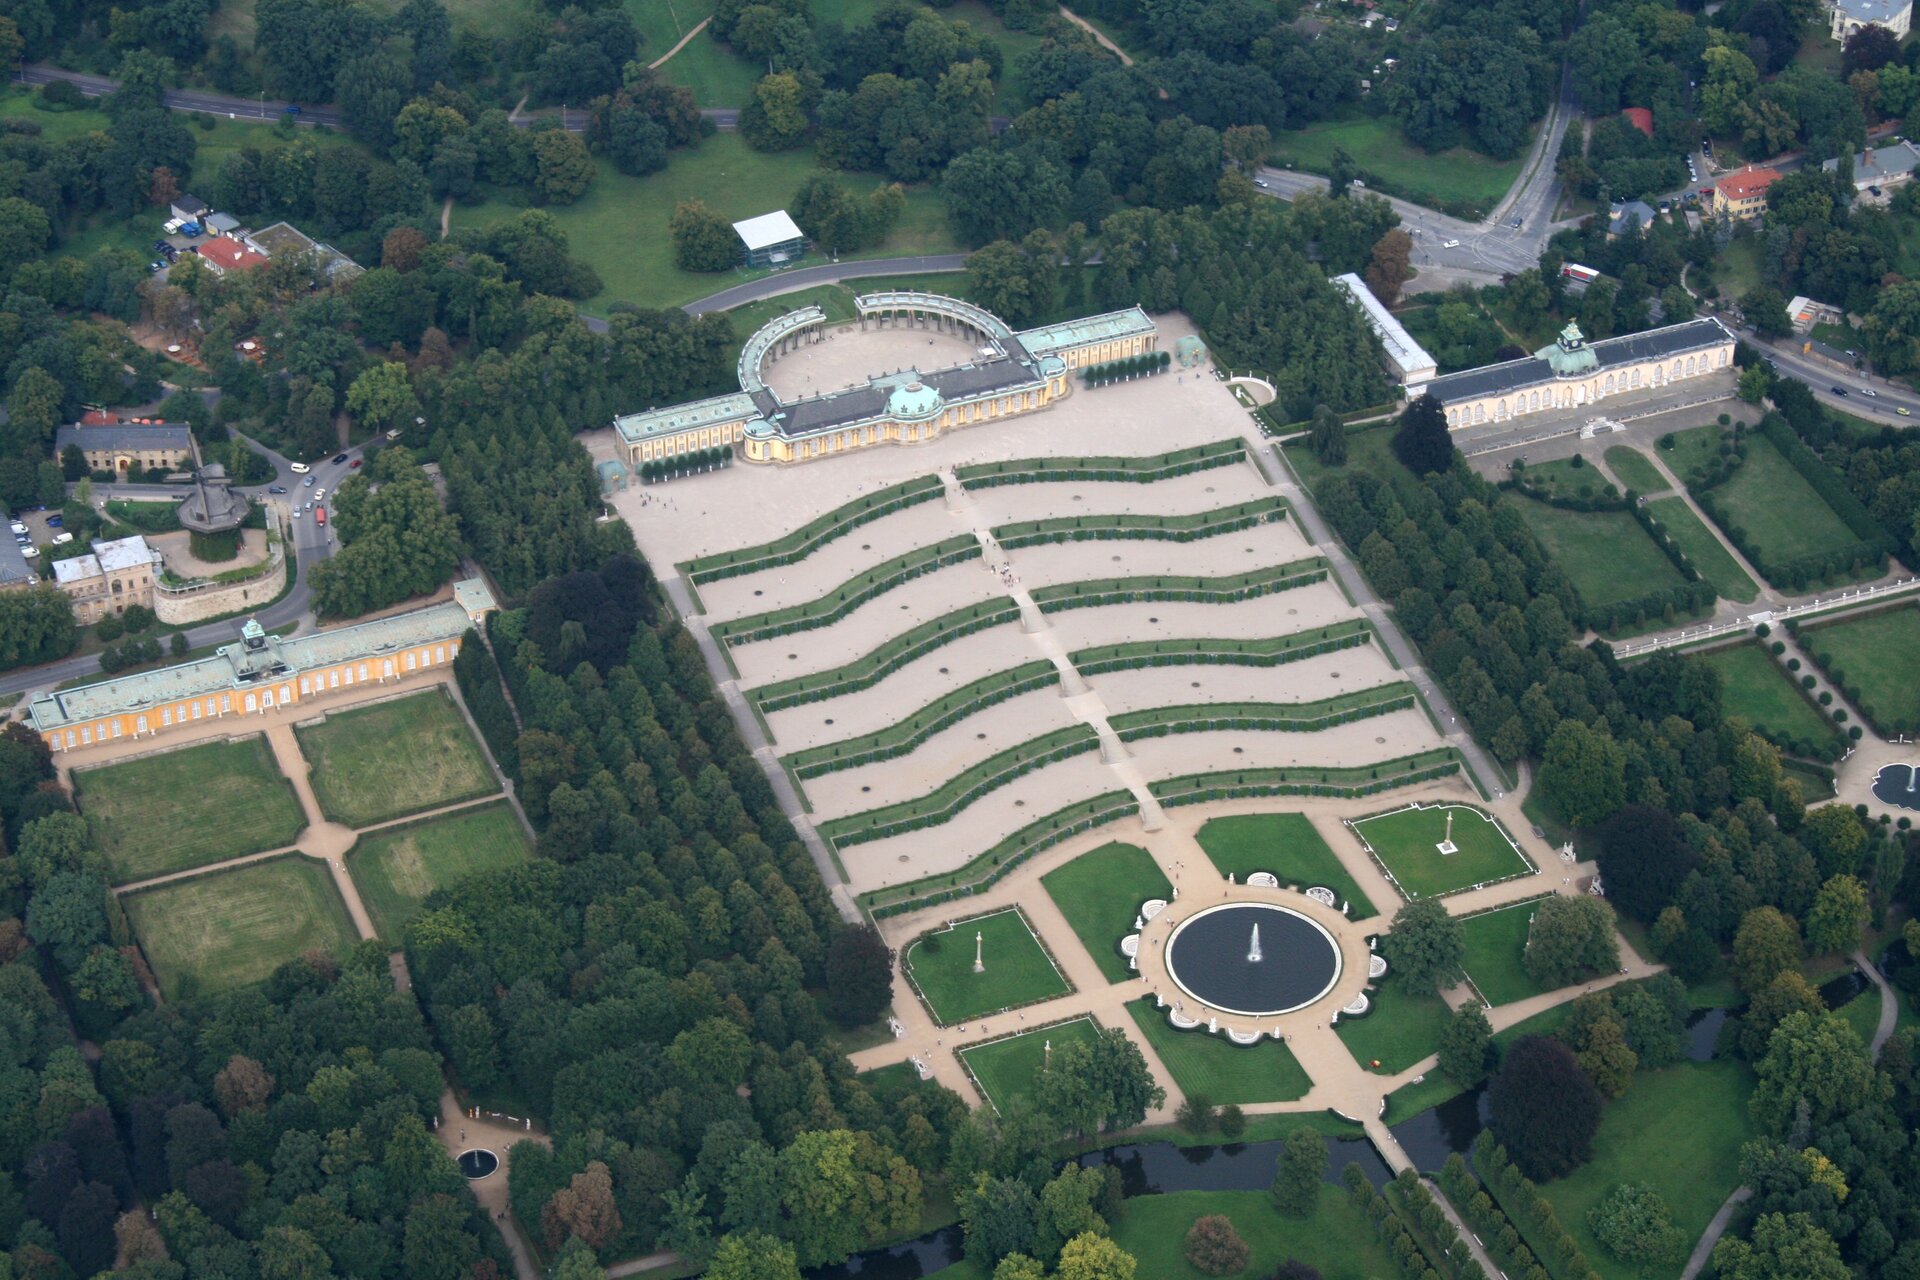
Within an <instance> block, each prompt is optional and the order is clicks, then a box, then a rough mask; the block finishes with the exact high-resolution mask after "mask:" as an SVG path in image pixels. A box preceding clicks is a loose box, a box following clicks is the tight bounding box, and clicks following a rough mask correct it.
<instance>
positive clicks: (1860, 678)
mask: <svg viewBox="0 0 1920 1280" xmlns="http://www.w3.org/2000/svg"><path fill="white" fill-rule="evenodd" d="M1800 640H1801V644H1802V646H1803V647H1805V648H1806V649H1807V650H1808V651H1809V652H1810V653H1812V655H1813V656H1814V657H1815V658H1816V659H1818V660H1819V662H1820V665H1821V666H1822V667H1824V668H1826V670H1827V672H1828V674H1832V672H1833V670H1834V668H1836V667H1838V668H1839V669H1840V670H1841V671H1843V672H1844V673H1845V674H1846V683H1847V685H1848V686H1850V687H1852V688H1857V689H1858V690H1859V691H1860V703H1861V706H1860V710H1861V711H1862V712H1863V713H1865V714H1866V715H1867V716H1868V718H1869V719H1871V720H1873V721H1874V722H1875V723H1876V724H1877V725H1879V726H1880V727H1881V728H1883V729H1887V730H1888V732H1896V731H1898V732H1911V730H1910V729H1908V728H1906V726H1910V725H1912V724H1914V723H1915V722H1916V721H1920V609H1917V608H1915V607H1914V606H1912V605H1903V606H1902V607H1900V608H1897V609H1888V610H1886V611H1885V612H1883V613H1874V614H1869V615H1867V616H1866V617H1864V618H1854V619H1851V620H1849V621H1846V622H1836V623H1834V624H1833V625H1831V626H1826V627H1815V628H1810V629H1808V630H1804V631H1802V632H1801V633H1800ZM1890 726H1901V728H1900V729H1899V730H1895V729H1893V728H1891V727H1890Z"/></svg>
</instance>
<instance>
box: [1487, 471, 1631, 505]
mask: <svg viewBox="0 0 1920 1280" xmlns="http://www.w3.org/2000/svg"><path fill="white" fill-rule="evenodd" d="M1593 478H1594V479H1595V480H1598V481H1600V484H1601V486H1602V488H1601V490H1600V492H1599V493H1590V494H1578V493H1555V492H1553V491H1552V490H1551V489H1543V488H1541V487H1540V486H1539V485H1536V484H1534V483H1533V482H1532V479H1531V477H1529V476H1528V475H1527V473H1526V472H1525V471H1524V470H1522V471H1519V472H1516V473H1512V474H1510V475H1509V476H1508V477H1507V478H1506V479H1505V480H1502V481H1501V482H1500V488H1502V489H1511V490H1513V491H1514V492H1515V493H1519V494H1523V495H1525V496H1526V497H1529V498H1532V499H1533V500H1534V501H1535V502H1540V503H1545V504H1546V505H1547V506H1549V507H1558V508H1560V509H1561V510H1562V511H1625V510H1627V509H1628V508H1630V507H1632V506H1633V499H1632V498H1631V497H1629V496H1622V494H1621V493H1620V491H1619V490H1618V489H1616V488H1614V487H1613V486H1612V485H1610V484H1608V483H1607V482H1606V480H1605V479H1603V478H1602V477H1601V475H1600V473H1599V472H1597V471H1596V472H1595V473H1594V476H1593Z"/></svg>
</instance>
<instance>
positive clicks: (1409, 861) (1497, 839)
mask: <svg viewBox="0 0 1920 1280" xmlns="http://www.w3.org/2000/svg"><path fill="white" fill-rule="evenodd" d="M1449 813H1451V814H1452V815H1453V842H1454V844H1456V845H1458V846H1459V850H1458V852H1455V853H1441V852H1440V850H1439V848H1438V847H1437V846H1438V845H1439V844H1440V842H1441V841H1442V840H1444V839H1446V837H1447V815H1448V814H1449ZM1353 829H1354V830H1355V831H1358V832H1359V833H1360V834H1361V835H1362V836H1364V837H1366V841H1367V843H1368V844H1370V845H1372V846H1373V851H1374V852H1375V853H1376V854H1378V855H1379V857H1380V861H1382V862H1384V863H1385V864H1386V866H1387V870H1388V871H1390V872H1392V873H1393V878H1394V879H1395V880H1397V881H1399V882H1400V892H1402V893H1404V894H1407V895H1409V896H1410V897H1415V898H1430V897H1433V896H1434V895H1436V894H1442V893H1454V892H1457V891H1458V890H1461V889H1470V888H1472V887H1473V886H1474V885H1476V884H1486V883H1488V882H1489V881H1493V880H1501V879H1504V878H1506V877H1507V876H1511V875H1519V874H1522V873H1524V872H1525V871H1526V870H1527V863H1526V860H1525V859H1524V858H1522V857H1521V856H1520V855H1519V854H1518V853H1516V852H1514V848H1513V846H1512V845H1511V844H1509V843H1507V838H1506V836H1505V835H1503V834H1501V831H1500V828H1499V827H1497V826H1495V825H1494V823H1493V819H1491V818H1489V817H1488V816H1487V815H1486V814H1484V813H1481V812H1480V811H1479V810H1478V809H1473V808H1469V807H1468V806H1466V805H1463V804H1455V805H1445V806H1441V805H1429V806H1427V807H1426V808H1424V809H1402V810H1401V811H1400V812H1398V813H1383V814H1380V815H1379V816H1378V817H1373V818H1362V819H1361V820H1360V821H1358V822H1356V823H1354V824H1353Z"/></svg>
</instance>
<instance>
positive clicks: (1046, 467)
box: [954, 436, 1247, 489]
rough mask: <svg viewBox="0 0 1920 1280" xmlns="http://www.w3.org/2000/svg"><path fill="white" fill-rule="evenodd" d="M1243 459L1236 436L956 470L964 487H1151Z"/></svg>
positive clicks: (1242, 447)
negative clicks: (1129, 453) (1148, 450)
mask: <svg viewBox="0 0 1920 1280" xmlns="http://www.w3.org/2000/svg"><path fill="white" fill-rule="evenodd" d="M1246 456H1247V442H1246V441H1244V440H1241V439H1240V438H1238V437H1237V436H1236V437H1235V438H1233V439H1231V440H1216V441H1214V442H1213V443H1212V444H1201V445H1195V446H1194V447H1193V448H1191V449H1175V450H1173V451H1171V452H1169V453H1156V454H1151V455H1148V456H1146V457H1140V458H1104V457H1095V458H1086V457H1082V458H1015V459H1013V460H1012V461H1009V462H983V463H980V464H978V465H976V466H971V467H956V468H955V469H954V475H955V476H957V477H958V478H959V480H960V485H961V487H962V488H966V489H988V488H992V487H993V486H994V485H997V484H1054V483H1058V482H1061V481H1071V480H1101V481H1114V482H1118V483H1131V484H1152V483H1153V482H1154V481H1155V480H1170V479H1172V478H1173V477H1174V476H1184V475H1188V474H1190V473H1192V472H1195V471H1205V470H1207V469H1208V468H1209V467H1224V466H1226V465H1227V464H1229V463H1233V462H1238V461H1240V460H1241V459H1242V458H1244V457H1246Z"/></svg>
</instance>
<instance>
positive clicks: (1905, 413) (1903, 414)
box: [1893, 404, 1913, 418]
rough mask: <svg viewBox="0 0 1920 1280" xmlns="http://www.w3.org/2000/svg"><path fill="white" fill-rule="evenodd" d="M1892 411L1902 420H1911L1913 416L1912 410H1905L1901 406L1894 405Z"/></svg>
mask: <svg viewBox="0 0 1920 1280" xmlns="http://www.w3.org/2000/svg"><path fill="white" fill-rule="evenodd" d="M1893 411H1894V412H1895V413H1897V414H1899V415H1900V416H1901V417H1903V418H1911V417H1912V416H1913V410H1911V409H1909V408H1907V406H1905V405H1903V404H1897V405H1895V406H1894V407H1893Z"/></svg>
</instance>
